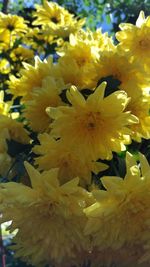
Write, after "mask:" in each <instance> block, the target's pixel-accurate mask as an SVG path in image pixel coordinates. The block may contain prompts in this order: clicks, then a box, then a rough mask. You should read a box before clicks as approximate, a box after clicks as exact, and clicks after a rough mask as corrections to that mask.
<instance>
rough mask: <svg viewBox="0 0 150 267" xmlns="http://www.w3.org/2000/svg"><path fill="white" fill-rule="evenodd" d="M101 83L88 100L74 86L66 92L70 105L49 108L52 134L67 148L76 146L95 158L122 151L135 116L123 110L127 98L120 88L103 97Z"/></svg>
mask: <svg viewBox="0 0 150 267" xmlns="http://www.w3.org/2000/svg"><path fill="white" fill-rule="evenodd" d="M105 87H106V83H105V82H104V83H103V84H101V85H100V86H99V87H98V88H96V89H95V91H94V93H93V94H91V95H90V96H89V97H88V98H87V100H85V99H84V97H83V96H82V94H81V93H80V92H79V91H78V90H77V88H75V87H71V89H70V91H68V92H67V97H68V100H69V102H70V103H71V104H72V106H71V107H68V106H67V107H58V108H48V109H47V112H48V114H49V116H50V117H51V118H52V119H54V122H53V123H52V124H51V128H52V130H51V133H50V134H51V135H52V136H54V137H55V138H61V140H62V141H63V142H64V143H65V144H66V145H67V146H70V147H76V149H77V150H78V151H79V154H80V157H84V158H85V157H89V159H92V160H97V159H98V158H101V159H111V157H112V151H118V152H119V151H122V150H125V145H124V144H125V143H128V142H130V138H129V134H131V132H130V130H129V129H128V128H127V126H128V125H130V124H133V123H137V122H138V119H137V118H136V117H135V116H134V115H131V114H130V112H124V109H125V107H126V106H127V104H128V102H129V98H128V97H127V95H126V93H125V92H123V91H117V92H115V93H113V94H111V95H109V96H108V97H105V98H104V91H105Z"/></svg>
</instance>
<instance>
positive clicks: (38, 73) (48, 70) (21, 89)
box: [9, 57, 54, 100]
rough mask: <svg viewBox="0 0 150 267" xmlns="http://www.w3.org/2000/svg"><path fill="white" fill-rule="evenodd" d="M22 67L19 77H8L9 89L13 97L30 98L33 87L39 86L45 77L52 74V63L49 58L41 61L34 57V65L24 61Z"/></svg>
mask: <svg viewBox="0 0 150 267" xmlns="http://www.w3.org/2000/svg"><path fill="white" fill-rule="evenodd" d="M24 67H25V69H22V70H21V78H18V79H17V78H15V77H14V76H11V77H10V82H9V89H10V93H12V94H13V95H14V96H15V97H17V96H23V99H25V100H31V99H32V92H33V91H34V89H35V88H37V87H41V86H42V82H43V80H44V79H45V78H46V77H48V76H53V75H54V65H53V63H52V59H51V58H49V59H48V60H44V61H41V60H40V59H39V58H38V57H35V66H32V65H29V64H27V63H24Z"/></svg>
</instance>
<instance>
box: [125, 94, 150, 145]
mask: <svg viewBox="0 0 150 267" xmlns="http://www.w3.org/2000/svg"><path fill="white" fill-rule="evenodd" d="M127 110H130V111H131V113H132V114H134V115H135V116H136V117H137V118H138V119H139V123H138V124H134V125H132V126H130V128H131V129H132V130H133V134H132V139H134V140H136V141H137V142H141V138H145V139H149V138H150V115H149V110H150V96H149V95H147V94H144V93H143V94H140V95H139V96H138V95H135V96H134V97H132V98H131V101H130V103H129V105H128V106H127Z"/></svg>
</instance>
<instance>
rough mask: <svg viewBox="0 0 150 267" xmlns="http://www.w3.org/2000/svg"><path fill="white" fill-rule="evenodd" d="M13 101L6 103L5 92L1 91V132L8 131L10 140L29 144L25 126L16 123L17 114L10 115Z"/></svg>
mask: <svg viewBox="0 0 150 267" xmlns="http://www.w3.org/2000/svg"><path fill="white" fill-rule="evenodd" d="M11 105H12V101H10V102H6V103H5V102H4V91H0V131H3V130H6V129H7V131H8V133H9V136H10V138H9V139H13V140H15V141H18V142H21V143H25V144H26V143H28V142H29V140H30V138H29V136H28V132H27V131H26V130H25V129H24V127H23V124H22V123H20V122H18V121H16V120H15V119H16V118H17V116H16V115H18V113H17V112H13V113H10V107H11ZM6 138H7V136H6Z"/></svg>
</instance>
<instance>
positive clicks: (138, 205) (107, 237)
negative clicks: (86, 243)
mask: <svg viewBox="0 0 150 267" xmlns="http://www.w3.org/2000/svg"><path fill="white" fill-rule="evenodd" d="M126 165H127V172H126V176H125V178H124V180H123V179H122V178H120V177H115V176H114V177H113V176H112V177H111V176H110V177H103V178H102V179H101V181H102V183H103V186H104V187H105V188H106V191H104V190H95V191H93V195H94V197H95V199H96V202H95V203H94V204H93V205H91V206H90V207H88V208H86V209H85V213H86V215H87V217H88V218H89V220H88V223H87V225H86V228H85V233H86V234H88V235H89V234H90V235H91V238H92V239H91V240H92V244H93V250H94V249H97V250H99V251H101V252H102V251H103V250H105V249H106V250H107V249H112V250H113V251H116V252H117V251H120V250H124V248H128V247H129V248H130V249H131V250H132V249H133V250H134V249H135V248H136V247H137V246H139V247H141V250H140V252H139V254H138V257H137V259H136V264H137V263H138V260H139V259H140V257H141V256H142V255H143V251H144V250H145V248H144V245H145V244H146V242H147V236H148V233H149V231H150V225H149V224H148V220H149V217H150V167H149V164H148V162H147V160H146V158H145V157H144V156H143V155H142V154H141V155H140V166H139V165H138V164H137V163H136V161H135V159H134V157H133V156H132V155H131V154H129V153H127V157H126ZM129 253H130V252H129ZM128 255H129V254H128ZM128 255H127V257H128Z"/></svg>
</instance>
